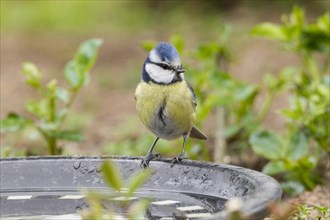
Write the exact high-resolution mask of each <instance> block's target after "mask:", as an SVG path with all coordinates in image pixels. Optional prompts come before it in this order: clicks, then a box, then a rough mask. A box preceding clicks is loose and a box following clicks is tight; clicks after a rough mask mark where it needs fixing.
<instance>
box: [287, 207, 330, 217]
mask: <svg viewBox="0 0 330 220" xmlns="http://www.w3.org/2000/svg"><path fill="white" fill-rule="evenodd" d="M313 217H314V218H315V219H318V220H326V219H329V217H330V209H329V207H326V206H310V205H307V204H301V205H298V206H297V210H296V211H295V212H294V213H293V215H292V216H291V217H290V218H289V219H290V220H304V219H311V218H313Z"/></svg>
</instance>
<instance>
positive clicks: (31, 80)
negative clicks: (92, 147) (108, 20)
mask: <svg viewBox="0 0 330 220" xmlns="http://www.w3.org/2000/svg"><path fill="white" fill-rule="evenodd" d="M101 45H102V40H100V39H91V40H89V41H86V42H84V43H82V44H81V45H80V47H79V49H78V51H77V53H76V55H75V57H74V59H73V60H71V61H69V62H68V64H67V65H66V67H65V70H64V75H65V78H66V80H67V83H68V88H64V87H61V86H58V84H57V80H56V79H52V80H50V81H49V82H48V83H47V84H46V85H43V82H42V73H41V71H40V70H39V69H38V68H37V67H36V66H35V65H34V64H32V63H28V62H27V63H23V74H24V75H25V79H26V84H27V85H29V86H30V87H32V88H33V89H35V90H36V91H37V92H38V93H39V95H40V97H41V98H40V100H35V99H30V100H28V101H27V102H26V104H25V110H26V111H27V112H28V113H29V114H30V115H29V117H24V116H21V115H18V114H16V113H13V112H12V113H9V114H8V116H7V117H6V118H3V119H1V121H0V131H1V133H5V132H21V131H22V130H24V129H25V128H27V127H32V128H34V129H36V130H37V131H38V132H39V133H40V135H41V136H42V137H43V138H44V140H45V142H46V144H47V146H48V154H50V155H57V154H61V151H62V149H61V148H60V146H59V145H58V141H59V140H66V141H82V140H83V136H82V134H81V133H80V132H79V131H77V130H65V129H63V125H64V122H65V119H66V118H67V116H68V113H69V110H70V107H71V106H72V104H73V102H74V100H75V98H76V96H77V93H78V92H79V91H80V89H81V88H82V87H83V86H84V85H86V84H87V83H88V81H89V71H90V69H91V68H92V66H93V65H94V63H95V60H96V57H97V54H98V50H99V48H100V46H101Z"/></svg>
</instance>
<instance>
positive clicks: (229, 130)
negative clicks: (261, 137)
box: [223, 124, 243, 138]
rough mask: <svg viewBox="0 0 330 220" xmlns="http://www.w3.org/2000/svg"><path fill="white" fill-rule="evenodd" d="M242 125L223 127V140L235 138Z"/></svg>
mask: <svg viewBox="0 0 330 220" xmlns="http://www.w3.org/2000/svg"><path fill="white" fill-rule="evenodd" d="M242 127H243V126H242V124H233V125H229V126H227V127H225V129H224V131H223V135H224V136H225V138H231V137H233V136H235V135H236V134H237V133H238V132H239V131H240V130H241V129H242Z"/></svg>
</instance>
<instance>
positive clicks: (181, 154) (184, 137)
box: [171, 135, 189, 167]
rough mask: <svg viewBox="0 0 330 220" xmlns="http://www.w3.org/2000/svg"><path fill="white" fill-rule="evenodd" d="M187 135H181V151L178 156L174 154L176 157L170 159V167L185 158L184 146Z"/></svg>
mask: <svg viewBox="0 0 330 220" xmlns="http://www.w3.org/2000/svg"><path fill="white" fill-rule="evenodd" d="M188 137H189V135H184V136H183V145H182V151H181V153H180V154H179V155H178V156H176V157H174V158H173V159H172V161H171V167H173V166H174V164H176V163H179V162H180V161H182V160H183V159H185V158H186V157H185V155H184V148H185V147H186V143H187V140H188Z"/></svg>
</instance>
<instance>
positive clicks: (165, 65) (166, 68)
mask: <svg viewBox="0 0 330 220" xmlns="http://www.w3.org/2000/svg"><path fill="white" fill-rule="evenodd" d="M149 63H152V64H155V65H157V66H159V67H161V68H163V69H164V70H173V71H176V69H177V68H175V67H172V66H169V65H167V64H165V63H155V62H152V61H149ZM181 68H182V66H181Z"/></svg>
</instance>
